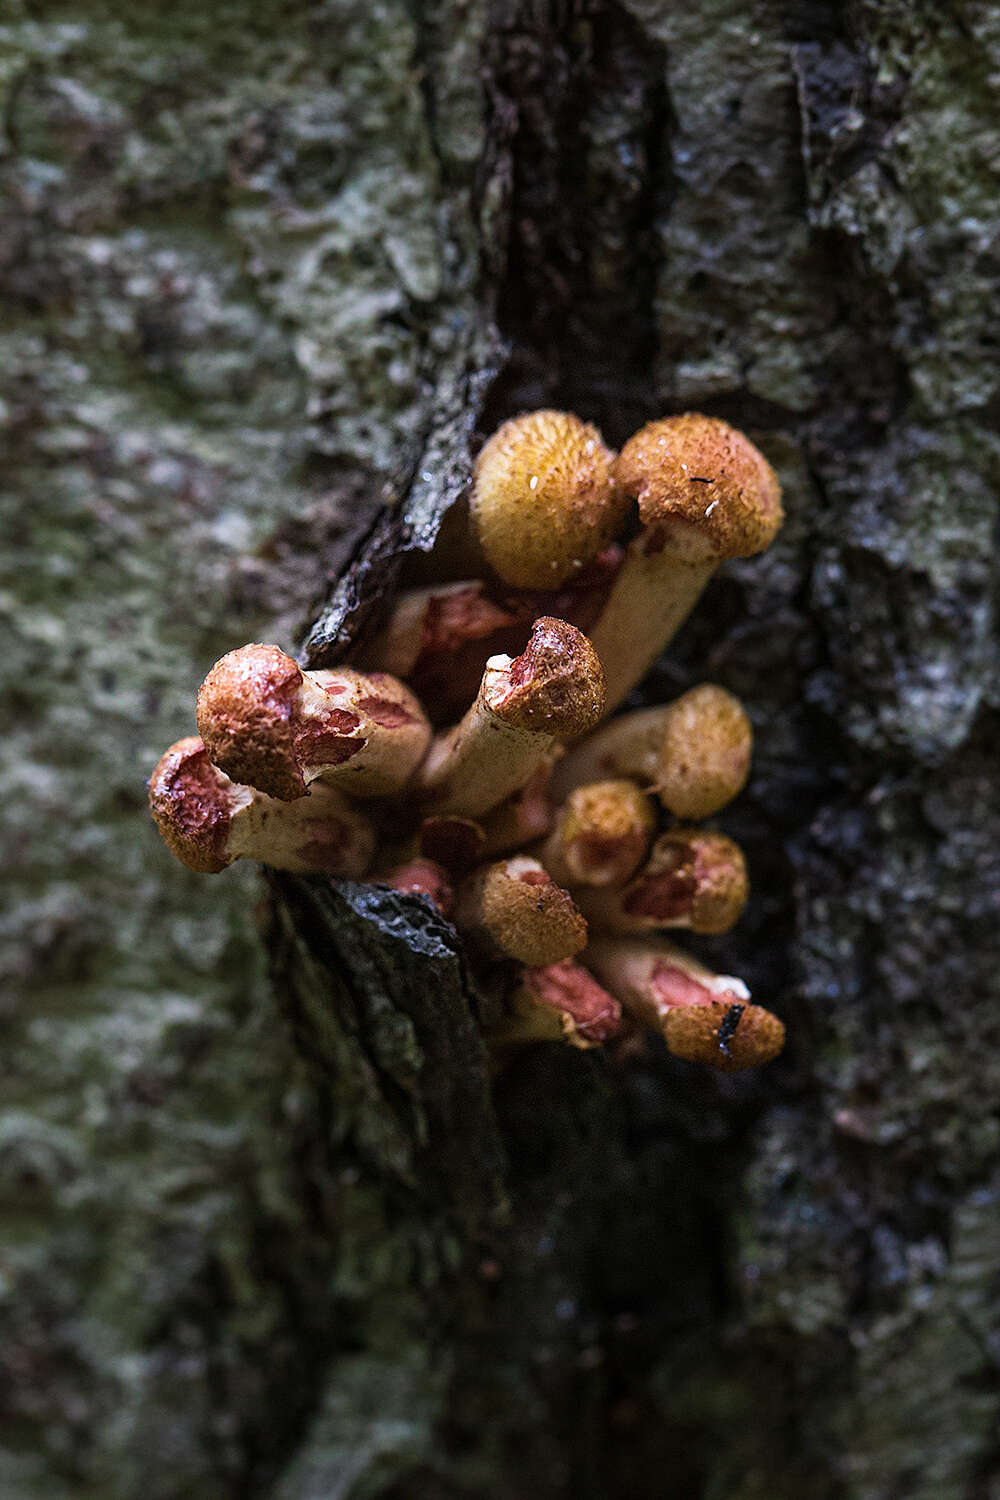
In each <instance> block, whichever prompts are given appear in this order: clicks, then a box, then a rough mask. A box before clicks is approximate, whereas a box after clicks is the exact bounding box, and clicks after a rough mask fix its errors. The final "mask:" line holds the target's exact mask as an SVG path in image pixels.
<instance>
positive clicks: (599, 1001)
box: [487, 959, 622, 1048]
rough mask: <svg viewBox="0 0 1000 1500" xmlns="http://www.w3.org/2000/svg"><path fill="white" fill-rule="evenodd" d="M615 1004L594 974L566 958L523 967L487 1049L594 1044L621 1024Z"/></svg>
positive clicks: (619, 1007)
mask: <svg viewBox="0 0 1000 1500" xmlns="http://www.w3.org/2000/svg"><path fill="white" fill-rule="evenodd" d="M621 1018H622V1012H621V1006H620V1005H619V1004H618V1001H617V1000H616V999H615V998H614V996H613V995H609V994H608V992H607V990H605V989H602V987H601V986H600V985H599V984H598V982H597V980H596V979H595V978H594V976H593V975H592V974H591V973H589V971H588V970H587V969H585V968H584V967H583V966H582V965H581V964H578V963H574V962H573V960H572V959H563V961H562V962H561V963H557V964H548V965H547V966H545V967H544V968H535V969H524V970H522V973H521V978H520V982H519V984H518V985H517V987H516V989H515V990H514V993H513V995H512V996H511V1000H510V1014H509V1015H507V1016H506V1017H504V1019H503V1020H502V1021H501V1022H500V1024H499V1025H498V1026H497V1027H496V1028H495V1029H493V1030H492V1031H491V1032H490V1033H489V1035H488V1038H487V1040H488V1042H489V1044H490V1046H491V1047H511V1046H524V1045H526V1044H527V1043H529V1042H568V1043H569V1045H570V1046H571V1047H580V1048H590V1047H599V1046H600V1045H601V1043H602V1042H606V1041H610V1039H611V1038H612V1037H613V1036H615V1035H616V1034H617V1032H618V1030H619V1028H620V1026H621Z"/></svg>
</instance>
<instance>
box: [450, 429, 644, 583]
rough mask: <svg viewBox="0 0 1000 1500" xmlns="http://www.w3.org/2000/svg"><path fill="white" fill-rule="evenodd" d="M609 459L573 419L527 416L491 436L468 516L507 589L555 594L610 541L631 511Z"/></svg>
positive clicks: (592, 433)
mask: <svg viewBox="0 0 1000 1500" xmlns="http://www.w3.org/2000/svg"><path fill="white" fill-rule="evenodd" d="M614 457H615V456H614V454H613V453H612V451H611V450H610V449H609V448H607V447H605V444H604V440H603V439H602V437H601V434H600V433H599V432H598V430H597V428H596V427H591V426H590V425H589V424H588V423H586V422H581V421H580V418H579V417H575V416H573V414H572V413H571V412H565V411H533V412H529V413H528V414H527V415H525V416H520V417H514V418H512V419H511V420H510V421H509V422H505V423H504V424H503V426H502V427H501V428H499V430H498V431H497V432H495V433H494V434H493V436H492V437H491V438H490V439H489V441H488V442H487V444H486V446H485V447H484V448H483V450H482V452H481V453H480V455H479V459H478V461H477V463H476V470H475V478H474V483H473V490H472V499H471V503H470V513H471V518H472V524H473V528H474V531H475V534H476V537H477V539H478V541H479V545H480V546H481V548H482V550H483V555H484V556H485V558H486V560H487V562H488V563H489V565H490V567H491V568H493V569H494V571H495V572H496V573H497V574H498V575H499V576H500V577H501V578H502V579H503V580H504V582H505V583H509V584H513V585H514V586H515V587H516V588H522V589H552V588H556V587H558V585H559V584H561V583H565V582H566V580H567V579H569V578H571V577H572V576H573V574H574V573H579V572H581V571H582V570H583V569H584V568H585V567H586V566H587V564H588V563H589V562H591V561H592V559H593V558H595V557H596V556H597V554H598V553H599V552H600V551H602V549H603V548H604V547H606V546H607V544H608V543H609V542H610V541H612V539H613V537H614V535H615V532H616V531H617V530H618V529H619V528H620V526H621V524H622V522H623V521H624V518H625V511H626V507H627V504H628V501H627V499H626V497H625V496H624V495H623V494H622V492H621V490H620V489H619V486H618V482H617V480H616V478H615V472H614Z"/></svg>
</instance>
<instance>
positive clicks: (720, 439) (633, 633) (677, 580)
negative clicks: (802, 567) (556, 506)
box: [591, 412, 782, 713]
mask: <svg viewBox="0 0 1000 1500" xmlns="http://www.w3.org/2000/svg"><path fill="white" fill-rule="evenodd" d="M615 473H616V478H617V480H618V483H619V485H620V486H621V489H622V492H623V493H624V494H625V495H628V496H633V497H634V498H635V499H636V500H637V501H638V503H639V516H640V520H641V521H642V527H643V529H642V531H641V532H640V534H639V536H637V537H636V538H635V540H634V541H633V542H631V543H630V544H629V548H628V551H627V552H626V555H625V561H624V563H623V564H622V568H621V571H620V572H619V574H618V577H617V578H616V580H615V583H614V585H613V587H612V590H611V593H610V595H609V597H608V602H607V604H606V605H605V607H604V610H603V612H602V614H601V616H600V618H599V619H598V621H597V623H596V624H595V625H594V627H593V630H592V632H591V639H592V640H593V643H594V647H595V649H596V651H597V654H598V656H599V657H600V658H601V662H602V664H603V666H604V671H605V675H606V677H607V695H608V712H609V713H611V712H613V711H614V709H615V708H617V707H618V705H619V703H621V701H622V699H623V698H625V697H627V695H628V694H629V693H630V692H631V690H632V688H634V687H635V686H636V684H637V683H638V682H640V681H641V680H642V678H643V677H645V675H646V673H647V672H648V670H649V668H650V667H651V666H652V664H653V662H654V661H655V660H656V658H657V657H658V656H659V655H660V653H661V652H662V651H663V650H664V649H665V648H666V646H667V645H668V644H669V642H670V641H671V640H672V639H673V637H674V635H675V634H676V632H677V631H678V630H679V628H680V626H681V625H682V624H683V623H684V621H685V620H686V619H687V617H688V615H689V614H690V612H691V610H692V609H693V608H694V606H695V604H696V603H697V602H698V599H699V597H700V595H701V592H702V590H703V589H704V587H705V585H706V583H707V582H708V580H709V579H710V578H711V576H712V574H713V573H714V571H715V569H716V568H717V567H718V566H719V564H720V563H722V562H724V561H725V560H726V559H727V558H730V557H751V556H753V555H754V554H755V553H757V552H762V551H763V550H764V549H765V548H766V547H768V546H769V545H770V543H771V541H772V540H773V538H774V535H775V533H776V532H777V530H778V527H779V526H780V525H781V521H782V511H781V490H780V488H779V485H778V481H777V478H776V476H775V473H774V470H773V469H772V468H771V466H770V464H769V463H768V462H767V460H766V459H765V458H764V456H763V454H761V453H759V452H758V450H757V449H756V448H755V447H754V445H753V444H752V443H751V442H750V440H749V439H748V438H746V437H745V436H744V435H743V433H741V432H738V431H737V430H736V429H735V428H734V427H730V426H729V425H728V424H727V423H725V422H721V421H719V420H718V419H717V418H714V417H703V416H700V415H699V414H698V413H697V412H689V413H686V414H685V415H684V416H680V417H668V418H666V419H665V420H664V421H660V422H650V423H649V424H648V425H647V426H646V427H643V428H642V429H641V430H640V431H639V432H637V433H636V434H635V436H634V437H632V438H630V439H629V441H628V442H627V443H626V444H625V447H624V448H623V449H622V451H621V453H620V454H619V456H618V462H617V464H616V466H615Z"/></svg>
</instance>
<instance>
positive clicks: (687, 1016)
mask: <svg viewBox="0 0 1000 1500" xmlns="http://www.w3.org/2000/svg"><path fill="white" fill-rule="evenodd" d="M663 1035H664V1038H665V1040H666V1043H667V1049H668V1051H670V1052H672V1053H673V1055H674V1056H675V1057H681V1058H683V1059H684V1060H685V1061H686V1062H701V1063H707V1064H708V1066H709V1067H710V1068H717V1069H719V1070H720V1071H721V1072H723V1073H736V1072H739V1070H740V1069H742V1068H756V1067H758V1066H759V1065H760V1064H761V1063H766V1062H770V1061H771V1059H772V1058H774V1057H777V1055H778V1053H779V1052H780V1051H781V1049H782V1047H783V1046H784V1045H785V1028H784V1026H783V1025H782V1023H781V1022H780V1021H779V1020H778V1018H777V1016H774V1015H772V1014H771V1012H770V1011H769V1010H765V1009H764V1007H763V1006H761V1005H743V1004H740V1003H738V1002H737V1003H734V1004H728V1003H727V1002H726V1001H724V1000H713V1001H710V1002H709V1004H707V1005H681V1006H678V1007H677V1008H676V1009H675V1010H671V1011H669V1012H668V1014H667V1015H666V1017H665V1018H664V1021H663Z"/></svg>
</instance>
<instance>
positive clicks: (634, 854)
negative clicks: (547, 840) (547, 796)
mask: <svg viewBox="0 0 1000 1500" xmlns="http://www.w3.org/2000/svg"><path fill="white" fill-rule="evenodd" d="M655 824H656V814H655V812H654V810H653V804H652V802H651V801H650V799H649V798H648V797H647V796H646V794H645V792H644V791H643V790H642V788H641V787H639V786H637V785H636V783H635V782H634V781H628V780H624V779H620V780H610V781H591V782H587V783H585V784H584V785H583V786H578V787H576V788H575V789H574V790H573V791H572V792H570V794H569V796H568V797H567V799H566V801H565V803H564V805H563V808H562V814H561V817H560V820H559V824H558V832H559V838H560V845H561V853H562V858H563V860H564V862H565V864H566V866H567V869H568V870H569V873H570V875H571V876H572V878H573V879H574V880H578V881H581V882H582V883H583V884H585V885H613V884H615V883H616V882H618V881H622V880H628V878H629V876H630V875H632V874H633V873H634V872H635V870H636V868H637V866H638V865H639V864H640V863H641V861H642V858H643V856H644V855H645V853H646V850H647V849H648V848H649V841H650V839H651V838H652V835H653V829H654V827H655Z"/></svg>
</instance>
